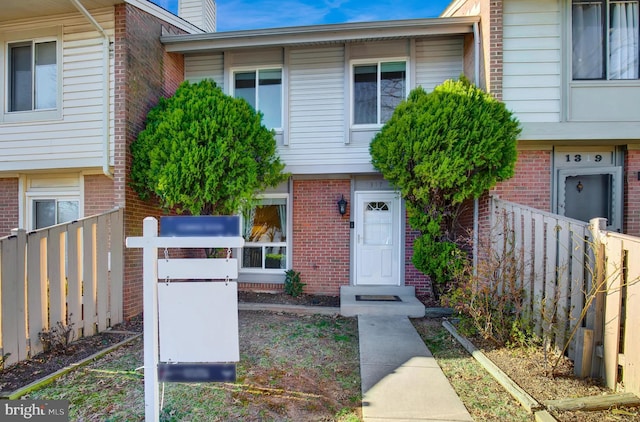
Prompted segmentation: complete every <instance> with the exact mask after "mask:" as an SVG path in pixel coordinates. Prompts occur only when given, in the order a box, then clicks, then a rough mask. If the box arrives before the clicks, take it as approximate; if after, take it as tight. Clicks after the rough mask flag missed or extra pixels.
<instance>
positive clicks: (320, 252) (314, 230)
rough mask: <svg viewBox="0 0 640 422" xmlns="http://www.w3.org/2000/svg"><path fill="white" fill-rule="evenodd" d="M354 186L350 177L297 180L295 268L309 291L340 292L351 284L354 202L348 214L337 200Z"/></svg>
mask: <svg viewBox="0 0 640 422" xmlns="http://www.w3.org/2000/svg"><path fill="white" fill-rule="evenodd" d="M350 186H351V181H350V180H349V179H335V180H294V182H293V269H294V270H296V271H299V272H300V276H301V280H302V282H303V283H306V286H305V289H304V290H305V293H310V294H326V295H332V296H337V295H339V294H340V286H343V285H348V284H349V269H350V256H349V240H350V230H351V229H350V228H349V221H350V213H351V210H350V206H351V204H349V206H348V207H347V213H346V214H345V215H344V216H341V215H340V214H339V213H338V207H337V205H336V204H337V202H338V200H339V199H340V197H341V195H344V196H345V197H346V198H348V197H349V192H350Z"/></svg>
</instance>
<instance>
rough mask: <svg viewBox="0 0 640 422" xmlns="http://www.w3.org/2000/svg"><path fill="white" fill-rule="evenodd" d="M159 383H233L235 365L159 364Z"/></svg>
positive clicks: (234, 379)
mask: <svg viewBox="0 0 640 422" xmlns="http://www.w3.org/2000/svg"><path fill="white" fill-rule="evenodd" d="M158 381H160V382H235V381H236V364H235V363H159V364H158Z"/></svg>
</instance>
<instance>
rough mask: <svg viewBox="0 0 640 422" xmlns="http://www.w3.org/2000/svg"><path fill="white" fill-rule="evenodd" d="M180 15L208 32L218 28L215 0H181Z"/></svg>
mask: <svg viewBox="0 0 640 422" xmlns="http://www.w3.org/2000/svg"><path fill="white" fill-rule="evenodd" d="M177 3H178V4H179V10H178V15H179V16H180V17H181V18H182V19H184V20H186V21H187V22H190V23H192V24H194V25H195V26H197V27H198V28H200V29H203V30H204V31H206V32H215V30H216V2H215V0H180V1H179V2H177Z"/></svg>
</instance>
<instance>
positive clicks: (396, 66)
mask: <svg viewBox="0 0 640 422" xmlns="http://www.w3.org/2000/svg"><path fill="white" fill-rule="evenodd" d="M406 91H407V63H406V62H405V61H388V62H382V61H381V62H377V63H359V64H355V65H354V66H353V109H352V113H353V115H352V116H353V117H352V121H353V124H354V125H382V124H384V123H386V122H387V120H389V119H390V118H391V115H392V114H393V111H394V110H395V108H396V106H397V105H398V104H400V102H401V101H402V100H403V99H405V97H406V95H407V92H406Z"/></svg>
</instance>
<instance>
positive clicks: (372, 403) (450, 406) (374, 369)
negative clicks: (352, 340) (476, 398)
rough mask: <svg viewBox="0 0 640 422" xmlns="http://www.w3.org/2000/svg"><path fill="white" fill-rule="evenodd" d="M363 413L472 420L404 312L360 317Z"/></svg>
mask: <svg viewBox="0 0 640 422" xmlns="http://www.w3.org/2000/svg"><path fill="white" fill-rule="evenodd" d="M358 332H359V336H360V373H361V376H362V396H363V397H362V416H363V419H364V421H365V422H377V421H389V422H392V421H393V422H396V421H406V422H409V421H411V422H415V421H443V422H444V421H449V422H452V421H472V420H473V419H472V418H471V415H470V414H469V412H468V411H467V409H466V408H465V407H464V404H462V401H461V400H460V398H459V397H458V395H457V394H456V393H455V391H454V390H453V387H451V384H450V383H449V380H448V379H447V378H446V377H445V375H444V373H443V372H442V370H441V369H440V366H438V364H437V362H436V361H435V359H434V357H433V355H432V354H431V352H430V351H429V350H428V349H427V347H426V346H425V344H424V342H423V341H422V339H421V338H420V335H419V334H418V332H417V331H416V330H415V328H414V327H413V324H411V322H410V321H409V319H408V318H407V317H405V316H369V315H360V316H358Z"/></svg>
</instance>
